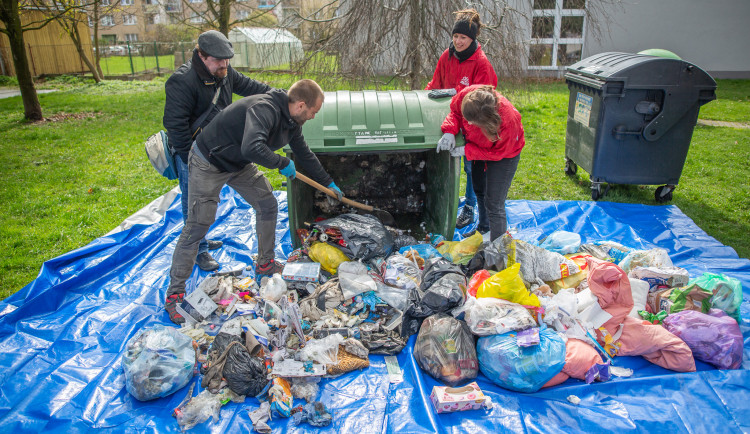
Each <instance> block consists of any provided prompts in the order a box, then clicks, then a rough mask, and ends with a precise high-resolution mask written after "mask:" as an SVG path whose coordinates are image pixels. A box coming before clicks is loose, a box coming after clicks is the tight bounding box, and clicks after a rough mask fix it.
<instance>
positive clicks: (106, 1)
mask: <svg viewBox="0 0 750 434" xmlns="http://www.w3.org/2000/svg"><path fill="white" fill-rule="evenodd" d="M100 1H101V6H109V0H100Z"/></svg>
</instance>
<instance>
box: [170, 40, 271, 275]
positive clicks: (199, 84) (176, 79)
mask: <svg viewBox="0 0 750 434" xmlns="http://www.w3.org/2000/svg"><path fill="white" fill-rule="evenodd" d="M232 57H234V49H233V48H232V43H231V42H229V40H228V39H227V38H226V36H224V35H223V34H222V33H221V32H218V31H216V30H209V31H207V32H205V33H202V34H201V35H200V36H199V37H198V45H196V46H195V49H194V50H193V58H192V59H191V60H189V61H188V62H187V63H185V64H184V65H182V66H180V67H179V68H177V70H176V71H175V72H174V74H172V76H171V77H169V79H168V80H167V83H166V85H165V88H166V93H167V100H166V103H165V104H164V128H166V130H167V136H168V139H169V140H168V141H169V146H170V148H171V150H172V153H173V154H175V165H176V166H177V176H178V178H179V181H180V190H182V218H183V222H184V221H185V219H186V218H187V215H188V153H189V152H190V148H191V147H192V145H193V141H194V140H195V139H196V137H197V136H198V135H199V134H200V133H201V131H202V130H203V128H204V127H205V126H206V125H208V123H209V122H211V120H212V119H213V118H214V117H215V116H216V115H217V114H218V113H219V112H220V111H221V110H223V109H224V108H226V107H227V106H228V105H229V104H231V103H232V94H233V93H236V94H237V95H241V96H250V95H256V94H260V93H265V92H267V91H269V90H271V87H270V86H268V85H266V84H263V83H260V82H258V81H255V80H252V79H250V78H248V77H246V76H244V75H242V74H240V73H239V72H237V71H235V70H234V69H232V67H231V66H229V59H231V58H232ZM221 245H222V242H221V241H214V240H205V239H202V240H201V242H200V246H199V248H198V256H197V257H196V263H197V264H198V266H199V267H200V268H201V269H202V270H205V271H213V270H216V269H218V268H219V263H218V262H216V260H215V259H214V258H213V257H212V256H211V254H210V253H208V251H209V250H213V249H217V248H219V247H221Z"/></svg>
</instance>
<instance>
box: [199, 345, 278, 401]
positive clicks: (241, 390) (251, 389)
mask: <svg viewBox="0 0 750 434" xmlns="http://www.w3.org/2000/svg"><path fill="white" fill-rule="evenodd" d="M209 362H210V367H209V368H208V370H207V371H206V373H205V374H204V375H203V380H202V381H201V387H204V388H207V389H209V390H210V391H211V392H212V393H215V392H214V390H216V391H217V392H218V389H219V387H220V384H221V379H222V377H223V378H224V379H225V380H226V381H227V386H229V388H230V389H231V390H232V392H234V393H236V394H238V395H244V396H256V395H257V394H259V393H260V392H261V391H262V390H263V388H264V387H266V384H268V380H267V379H266V373H267V372H266V367H265V364H264V362H263V360H262V359H261V358H259V357H255V356H252V355H250V352H249V351H248V350H247V348H246V347H245V340H244V339H243V338H242V337H240V336H236V335H230V334H228V333H222V332H220V333H219V334H217V335H216V338H215V339H214V342H213V344H212V346H211V351H210V353H209Z"/></svg>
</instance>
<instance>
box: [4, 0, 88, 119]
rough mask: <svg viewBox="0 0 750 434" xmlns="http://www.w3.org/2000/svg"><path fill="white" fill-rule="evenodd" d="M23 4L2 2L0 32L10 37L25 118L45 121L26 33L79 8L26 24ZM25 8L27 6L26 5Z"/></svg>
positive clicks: (16, 1)
mask: <svg viewBox="0 0 750 434" xmlns="http://www.w3.org/2000/svg"><path fill="white" fill-rule="evenodd" d="M21 6H22V4H21V3H20V2H19V1H18V0H0V22H2V23H3V25H4V27H2V28H0V32H2V33H4V34H5V35H7V36H8V40H9V42H10V52H11V56H12V57H13V65H14V66H15V69H16V78H17V79H18V87H19V88H20V90H21V100H22V101H23V111H24V118H26V119H27V120H31V121H39V120H42V119H44V117H43V116H42V106H41V104H39V97H38V96H37V94H36V88H35V87H34V78H33V77H32V75H31V69H30V68H29V58H28V56H27V55H26V46H25V43H24V39H23V34H24V32H27V31H30V30H38V29H41V28H42V27H44V26H46V25H47V24H49V23H50V22H51V21H52V20H54V19H55V17H56V16H57V15H61V14H64V13H67V12H69V11H70V10H72V9H74V8H77V7H78V6H77V5H72V6H70V7H66V8H64V9H62V10H60V11H58V14H56V15H55V16H51V17H46V18H44V19H43V20H37V21H32V22H29V23H26V24H24V23H23V22H22V20H21V13H22V8H21ZM23 6H26V5H25V4H24V5H23Z"/></svg>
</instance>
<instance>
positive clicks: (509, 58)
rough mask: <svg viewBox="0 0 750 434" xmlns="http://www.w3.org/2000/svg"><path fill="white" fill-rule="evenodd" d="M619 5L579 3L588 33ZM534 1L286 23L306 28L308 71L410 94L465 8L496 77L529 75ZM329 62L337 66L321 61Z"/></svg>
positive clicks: (411, 3) (403, 5) (387, 4)
mask: <svg viewBox="0 0 750 434" xmlns="http://www.w3.org/2000/svg"><path fill="white" fill-rule="evenodd" d="M619 1H620V0H588V1H585V2H584V1H583V0H581V2H580V3H581V5H582V7H584V8H585V10H586V17H587V20H588V25H587V29H589V31H590V32H593V33H594V34H596V32H599V31H601V30H602V29H603V28H605V27H606V26H604V22H603V20H606V17H607V14H606V8H607V7H609V6H611V5H614V4H617V3H619ZM534 3H535V2H534V0H481V1H476V2H468V1H464V0H332V1H330V2H328V3H325V4H323V5H322V6H321V7H319V8H317V9H315V10H313V11H310V12H307V13H304V14H303V13H298V14H296V16H295V17H294V18H295V20H296V21H297V22H296V23H294V22H293V21H294V20H292V21H291V22H290V21H287V22H285V23H284V24H285V25H286V26H289V27H301V26H305V27H306V31H305V32H303V34H302V35H301V36H302V37H303V38H307V40H306V41H305V43H306V45H307V47H308V52H311V53H312V55H310V56H308V58H307V60H308V63H307V64H306V65H305V67H306V68H311V69H314V70H315V71H317V72H333V73H336V74H338V75H343V76H345V77H349V78H351V79H353V80H356V79H359V78H368V79H372V78H378V77H380V78H388V77H390V79H393V78H401V79H404V80H406V82H407V84H408V86H409V87H411V88H412V89H418V88H421V87H422V86H423V84H424V81H425V79H426V78H428V77H430V76H432V72H433V71H434V68H435V65H436V64H437V60H438V58H439V57H440V55H441V54H442V53H443V51H444V50H445V49H446V48H448V46H449V44H450V39H451V31H452V28H453V23H454V20H455V16H454V15H453V12H454V11H458V10H461V9H467V8H474V9H476V10H477V11H478V12H479V14H480V16H481V18H482V22H483V24H485V27H484V28H483V29H482V30H481V32H480V36H479V37H478V38H477V39H478V41H479V43H480V44H481V45H482V49H483V50H484V52H485V54H486V55H487V57H488V58H489V59H490V61H491V62H492V64H493V66H494V68H495V71H496V72H497V74H498V76H499V77H503V78H504V79H506V80H508V79H514V78H515V79H518V78H521V77H524V76H525V67H526V65H527V57H528V46H529V36H530V35H529V29H530V28H531V23H532V20H533V9H534ZM552 3H554V1H553V2H552ZM300 23H301V24H300ZM311 36H312V37H311ZM319 54H322V56H321V55H319ZM331 56H333V57H335V58H336V59H337V62H335V63H334V62H330V61H325V62H321V61H320V59H321V58H325V57H329V58H330V57H331ZM327 65H328V66H327ZM331 65H333V66H334V68H331V67H330V66H331ZM320 68H323V69H326V68H328V71H321V69H320Z"/></svg>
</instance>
